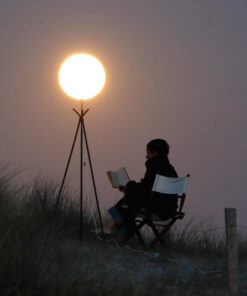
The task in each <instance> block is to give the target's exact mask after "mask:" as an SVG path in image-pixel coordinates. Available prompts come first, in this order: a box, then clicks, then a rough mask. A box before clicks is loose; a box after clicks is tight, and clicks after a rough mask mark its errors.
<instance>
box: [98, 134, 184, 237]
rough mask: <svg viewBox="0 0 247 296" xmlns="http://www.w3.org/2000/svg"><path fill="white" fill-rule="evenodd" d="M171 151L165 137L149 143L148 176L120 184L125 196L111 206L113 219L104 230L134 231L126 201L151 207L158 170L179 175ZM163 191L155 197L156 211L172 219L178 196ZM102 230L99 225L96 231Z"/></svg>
mask: <svg viewBox="0 0 247 296" xmlns="http://www.w3.org/2000/svg"><path fill="white" fill-rule="evenodd" d="M168 153H169V145H168V144H167V142H166V141H165V140H163V139H155V140H152V141H150V142H149V143H148V144H147V155H146V158H147V161H146V163H145V165H146V173H145V175H144V178H143V179H141V181H140V182H139V183H137V182H135V181H132V180H131V181H129V182H128V183H127V184H126V186H120V188H119V190H120V191H121V192H123V193H124V196H123V198H122V199H120V200H119V201H118V202H117V204H116V205H115V206H113V207H111V208H110V209H109V210H108V212H109V213H110V214H111V216H112V219H111V220H110V221H109V222H108V223H107V224H105V225H104V227H103V231H104V233H106V234H110V233H111V231H112V228H113V227H114V226H116V227H117V228H118V229H119V230H120V232H121V233H122V234H123V235H125V234H127V233H128V232H129V231H130V229H131V227H132V226H133V223H134V221H133V218H132V216H130V214H129V213H128V210H127V209H126V208H124V207H123V205H129V206H136V207H141V208H147V207H148V199H149V197H150V192H151V190H152V187H153V183H154V180H155V176H156V174H160V175H163V176H167V177H178V175H177V173H176V171H175V169H174V167H173V166H172V165H171V164H170V162H169V160H168V156H167V155H168ZM159 195H160V194H159V193H155V198H154V199H153V200H152V205H151V209H152V212H153V213H155V214H156V215H157V216H158V217H159V218H160V219H162V220H165V219H169V218H170V217H171V216H172V215H173V214H174V213H175V212H176V210H177V207H178V206H177V201H178V198H177V196H176V195H175V196H174V195H168V194H167V195H166V196H165V197H164V195H163V194H162V196H159ZM100 231H101V230H100V229H97V230H95V231H93V232H100Z"/></svg>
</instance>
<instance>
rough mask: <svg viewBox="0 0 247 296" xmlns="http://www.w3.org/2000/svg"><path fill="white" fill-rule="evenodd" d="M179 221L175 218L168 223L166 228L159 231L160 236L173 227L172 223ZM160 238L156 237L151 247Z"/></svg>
mask: <svg viewBox="0 0 247 296" xmlns="http://www.w3.org/2000/svg"><path fill="white" fill-rule="evenodd" d="M176 221H177V219H173V220H172V221H171V222H170V223H168V224H167V225H166V226H165V227H164V229H163V230H162V231H161V232H160V233H159V236H160V237H161V236H163V235H164V234H165V233H166V232H167V231H168V230H169V229H170V228H171V227H172V225H173V224H174V223H175V222H176ZM159 240H160V239H159V238H155V239H154V240H153V241H152V242H151V244H150V245H149V247H150V248H152V247H153V246H154V245H155V244H156V243H157V242H158V241H159Z"/></svg>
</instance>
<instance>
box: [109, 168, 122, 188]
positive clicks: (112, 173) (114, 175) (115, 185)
mask: <svg viewBox="0 0 247 296" xmlns="http://www.w3.org/2000/svg"><path fill="white" fill-rule="evenodd" d="M111 177H112V182H113V187H119V186H120V184H119V181H118V176H117V174H116V172H113V171H111Z"/></svg>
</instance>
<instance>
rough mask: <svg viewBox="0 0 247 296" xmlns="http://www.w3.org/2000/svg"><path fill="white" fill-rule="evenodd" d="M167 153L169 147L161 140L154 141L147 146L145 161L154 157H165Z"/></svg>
mask: <svg viewBox="0 0 247 296" xmlns="http://www.w3.org/2000/svg"><path fill="white" fill-rule="evenodd" d="M168 153H169V145H168V143H167V142H166V141H165V140H163V139H154V140H152V141H150V142H149V143H148V144H147V155H146V158H147V159H151V158H153V157H155V156H166V155H168Z"/></svg>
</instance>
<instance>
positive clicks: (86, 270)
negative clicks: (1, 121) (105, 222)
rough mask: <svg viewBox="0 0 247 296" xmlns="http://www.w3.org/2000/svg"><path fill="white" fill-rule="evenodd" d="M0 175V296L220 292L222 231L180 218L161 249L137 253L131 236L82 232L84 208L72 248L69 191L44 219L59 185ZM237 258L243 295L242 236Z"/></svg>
mask: <svg viewBox="0 0 247 296" xmlns="http://www.w3.org/2000/svg"><path fill="white" fill-rule="evenodd" d="M0 174H1V176H0V295H11V296H12V295H13V296H14V295H30V296H31V295H32V296H33V295H47V296H49V295H73V296H74V295H127V294H129V295H182V294H183V295H227V268H226V246H225V236H224V230H223V231H222V230H219V231H218V230H215V231H209V232H205V231H203V229H206V228H207V227H206V226H205V225H204V224H203V223H202V222H200V221H199V222H198V221H197V222H195V219H188V218H186V219H187V220H186V219H185V221H181V222H179V223H178V224H179V225H178V227H175V228H174V230H173V231H172V232H171V233H170V234H169V236H167V238H166V247H165V248H164V247H161V246H160V245H157V246H156V247H155V248H153V249H152V250H149V249H145V248H142V247H141V246H140V245H139V244H138V242H137V240H135V238H133V239H132V240H131V241H130V242H129V243H128V246H124V245H121V246H117V243H116V242H117V239H118V233H117V232H115V233H113V235H111V236H109V237H107V239H108V240H107V242H106V243H104V242H102V241H100V240H98V238H97V236H95V235H93V234H91V233H90V231H89V230H90V229H92V228H94V224H93V219H92V217H91V215H90V211H89V209H88V208H87V203H85V204H84V207H85V208H84V211H83V217H84V240H83V242H81V243H80V242H79V239H78V238H79V234H78V233H79V225H78V224H79V206H78V200H77V199H75V198H74V196H73V194H72V191H71V189H70V188H68V187H66V188H65V190H64V192H63V195H62V197H61V202H60V204H59V208H58V211H57V215H56V217H55V219H52V216H53V213H54V205H55V200H56V196H57V194H58V190H59V186H60V184H56V183H55V182H53V181H47V180H41V179H35V181H33V182H32V184H30V185H29V186H25V187H24V186H23V187H21V188H16V187H15V186H14V183H15V179H16V178H18V174H16V173H15V172H9V171H7V170H6V168H2V169H1V173H0ZM104 219H106V218H104ZM145 235H146V239H147V240H148V239H149V237H150V236H149V233H148V231H146V232H145ZM239 256H240V262H241V266H240V267H241V292H242V293H243V295H244V293H246V292H247V285H246V283H245V282H247V280H246V279H247V268H246V267H247V240H246V237H244V235H241V236H240V237H239Z"/></svg>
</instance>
